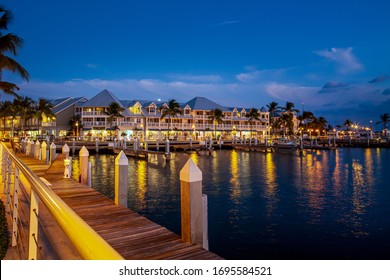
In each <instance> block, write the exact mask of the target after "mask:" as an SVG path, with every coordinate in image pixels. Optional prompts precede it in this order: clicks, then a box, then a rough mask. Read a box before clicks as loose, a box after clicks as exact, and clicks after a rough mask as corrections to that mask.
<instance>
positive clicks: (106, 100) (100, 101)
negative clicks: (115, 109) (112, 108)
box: [80, 89, 124, 107]
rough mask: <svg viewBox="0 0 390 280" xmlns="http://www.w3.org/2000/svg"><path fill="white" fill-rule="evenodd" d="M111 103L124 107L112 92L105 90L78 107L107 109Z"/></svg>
mask: <svg viewBox="0 0 390 280" xmlns="http://www.w3.org/2000/svg"><path fill="white" fill-rule="evenodd" d="M112 102H116V103H118V104H119V105H120V106H122V107H124V106H123V104H122V103H121V102H120V101H119V99H118V98H117V97H116V96H115V95H114V94H113V93H112V92H110V91H108V90H106V89H105V90H103V91H101V92H99V93H98V94H96V95H95V96H94V97H92V98H91V99H89V100H88V101H87V102H85V103H84V104H82V105H80V107H107V106H108V105H109V104H110V103H112Z"/></svg>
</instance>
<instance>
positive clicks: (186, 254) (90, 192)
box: [1, 144, 222, 260]
mask: <svg viewBox="0 0 390 280" xmlns="http://www.w3.org/2000/svg"><path fill="white" fill-rule="evenodd" d="M2 145H4V144H2ZM8 146H10V145H8ZM6 150H7V148H6V147H5V145H4V146H3V147H2V164H1V167H2V172H1V175H2V182H3V183H4V190H6V189H7V188H8V191H9V192H8V193H7V195H6V196H4V195H3V196H2V198H3V200H4V201H5V204H6V209H8V211H7V212H8V213H9V214H11V213H12V212H13V213H15V207H13V206H12V204H13V203H10V199H15V194H14V192H12V189H13V188H16V187H21V189H24V190H23V191H22V192H21V191H19V192H17V193H19V195H21V194H23V196H20V197H19V204H20V206H19V207H18V208H20V209H26V210H25V211H24V212H28V210H27V209H29V208H30V205H31V204H32V203H34V201H32V200H31V199H32V198H33V197H34V196H33V193H34V192H33V191H32V190H33V189H34V190H35V187H34V186H33V183H32V182H33V181H37V183H38V184H42V182H43V183H44V184H45V185H46V188H44V189H45V191H44V192H45V193H46V194H43V197H45V195H49V196H51V197H52V199H53V200H55V201H56V200H57V198H56V197H57V196H58V198H59V200H58V201H59V203H55V205H54V206H53V207H54V208H55V207H57V206H58V205H57V204H59V205H62V203H64V204H65V205H64V209H67V208H66V207H69V208H70V210H61V211H64V212H67V211H69V213H71V214H69V215H70V216H72V217H73V215H74V216H75V217H74V220H75V221H76V222H77V223H79V222H80V224H82V225H84V223H85V225H84V226H82V227H81V228H84V231H85V232H86V234H91V236H92V237H93V238H94V239H96V240H97V241H96V242H97V243H96V244H98V245H96V244H95V245H93V246H91V249H89V250H86V251H87V252H84V251H85V249H84V251H83V250H82V249H81V250H80V247H83V246H87V245H88V244H78V243H77V242H81V243H82V242H83V241H80V240H84V239H88V240H87V241H85V242H86V243H88V242H90V238H87V237H86V235H85V234H83V232H84V231H81V230H78V229H75V228H74V227H73V224H72V223H73V218H72V219H71V220H70V222H68V223H65V224H61V219H60V220H57V219H53V218H52V217H51V216H50V214H49V212H50V213H51V214H53V213H52V212H56V211H52V210H51V206H50V201H49V202H47V203H48V204H49V206H48V209H49V210H44V209H45V208H43V207H39V208H40V210H39V219H40V221H39V223H40V229H39V234H38V232H37V233H36V235H34V236H35V237H34V238H36V237H37V236H39V240H40V238H41V236H43V235H44V236H45V237H44V240H42V241H41V242H39V244H38V245H37V248H38V249H37V250H38V251H39V254H38V255H39V258H40V259H82V258H86V256H87V258H88V257H89V258H91V259H95V258H101V259H115V258H123V259H191V260H196V259H199V260H208V259H211V260H216V259H222V258H221V257H219V256H218V255H216V254H214V253H212V252H210V251H208V250H206V249H204V248H203V247H202V246H200V245H198V244H194V243H189V242H184V241H183V240H182V238H181V237H180V236H179V235H177V234H175V233H173V232H171V231H169V230H168V229H166V228H165V227H163V226H161V225H158V224H156V223H154V222H152V221H150V220H148V219H147V218H145V217H143V216H141V215H139V214H137V213H135V212H133V211H131V210H130V209H128V208H126V207H123V206H121V205H116V204H115V203H114V201H113V200H112V199H110V198H108V197H105V196H104V195H102V194H100V193H99V192H97V191H95V190H94V189H92V188H90V187H89V186H88V185H86V184H82V183H79V181H77V180H76V179H73V178H64V159H65V155H59V156H58V157H57V159H56V160H55V161H54V162H53V163H52V164H51V165H46V164H45V163H44V162H42V161H41V160H39V159H37V158H35V157H32V156H29V155H26V154H24V153H17V154H16V155H14V157H15V156H16V157H15V158H13V156H11V155H10V156H7V155H6V154H7V152H6ZM11 158H12V159H13V162H12V163H10V159H11ZM16 160H20V161H21V162H22V163H21V164H20V166H21V167H22V168H23V167H24V166H26V167H27V168H26V170H29V169H30V170H31V171H32V172H33V174H30V175H25V174H24V173H23V176H20V180H19V178H18V177H15V178H14V179H12V177H13V176H11V174H8V173H7V172H8V171H9V168H10V166H12V164H14V165H15V163H16ZM16 165H17V166H19V164H16ZM5 169H6V170H7V172H5ZM15 170H16V169H15ZM13 173H14V174H16V173H17V174H19V171H14V172H13ZM14 174H13V175H14ZM20 174H22V172H21V173H20ZM38 177H39V178H40V179H37V178H38ZM17 178H18V180H17ZM29 178H32V180H31V179H29ZM16 180H17V181H18V183H16ZM12 185H14V186H12ZM19 185H20V186H19ZM38 192H43V191H40V190H38ZM12 193H13V195H12ZM30 193H31V194H30ZM40 195H42V194H40ZM44 201H45V200H41V202H38V203H39V204H41V203H42V202H44ZM45 205H46V203H45ZM46 206H47V205H46ZM41 209H42V210H41ZM57 210H58V209H57ZM37 212H38V211H36V214H37ZM57 212H58V211H57ZM73 212H74V214H72V213H73ZM31 213H33V214H31ZM57 214H58V213H57ZM37 215H38V214H37ZM55 215H56V214H54V216H55ZM59 215H63V214H61V213H60V214H59ZM67 216H68V215H66V217H67ZM33 217H34V212H30V215H28V214H26V213H25V214H24V215H19V218H18V219H19V220H20V224H21V225H22V228H20V229H19V230H16V232H19V234H18V238H16V240H15V239H14V237H13V236H11V238H12V239H13V246H12V247H11V248H10V249H9V251H10V253H9V254H8V256H11V259H31V258H29V257H28V256H29V255H30V250H31V248H28V247H30V246H31V241H30V242H28V238H26V237H27V236H29V235H30V236H31V234H29V233H28V232H26V231H28V229H26V224H28V223H29V221H31V218H33ZM66 219H67V218H64V217H62V220H66ZM79 219H81V221H79ZM9 222H11V220H10V219H9ZM89 227H90V229H89ZM9 228H10V229H12V228H13V225H12V224H10V225H9ZM30 231H31V230H30ZM11 232H13V233H14V234H13V235H15V228H14V229H13V230H11ZM30 233H31V232H30ZM87 236H88V237H89V235H87ZM23 237H25V238H23ZM42 238H43V237H42ZM35 242H36V243H38V239H36V240H35ZM75 243H76V244H75ZM100 248H103V249H102V250H103V251H104V250H107V252H109V253H108V254H106V255H102V256H99V255H97V254H96V252H94V251H98V250H99V249H100ZM91 250H92V252H91ZM16 251H18V253H16ZM80 251H81V252H80Z"/></svg>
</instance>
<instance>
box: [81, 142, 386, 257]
mask: <svg viewBox="0 0 390 280" xmlns="http://www.w3.org/2000/svg"><path fill="white" fill-rule="evenodd" d="M190 157H191V158H192V159H193V160H194V162H195V163H196V164H197V165H198V166H199V168H200V169H201V170H202V172H203V185H204V186H203V193H205V194H207V195H208V207H209V213H208V215H209V243H210V250H211V251H213V252H215V253H217V254H219V255H220V256H222V257H224V258H227V259H390V218H389V213H390V184H389V183H388V182H390V169H389V166H390V150H389V149H358V148H343V149H341V148H340V149H338V150H336V151H317V152H313V153H308V154H307V156H306V157H298V156H295V155H291V154H279V153H268V154H264V153H253V152H252V153H248V152H240V151H234V150H217V151H214V152H213V154H212V155H211V156H209V155H206V154H200V155H196V154H190V155H189V154H184V153H177V154H175V155H174V156H173V157H172V160H171V161H170V162H168V163H166V162H165V161H164V158H163V157H161V156H151V157H150V158H149V159H148V160H147V161H145V160H137V159H133V158H129V192H128V196H129V199H128V206H129V208H130V209H132V210H134V211H136V212H138V213H140V214H142V215H144V216H146V217H148V218H149V219H151V220H153V221H155V222H157V223H159V224H161V225H163V226H165V227H167V228H169V229H170V230H172V231H174V232H176V233H178V234H180V182H179V172H180V170H181V168H182V167H183V166H184V164H185V163H186V161H187V160H188V158H190ZM91 161H92V164H93V171H92V173H93V181H92V185H93V187H94V188H96V189H97V190H99V191H100V192H102V193H104V194H105V195H107V196H109V197H111V198H112V197H113V185H114V180H113V173H114V156H113V155H94V156H91ZM76 170H77V166H76Z"/></svg>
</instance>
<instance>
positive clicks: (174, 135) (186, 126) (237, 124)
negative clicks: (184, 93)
mask: <svg viewBox="0 0 390 280" xmlns="http://www.w3.org/2000/svg"><path fill="white" fill-rule="evenodd" d="M112 102H115V103H118V104H119V105H120V106H121V107H122V108H123V112H122V115H123V117H117V118H114V120H113V121H112V122H111V123H110V122H109V121H108V117H109V116H108V115H107V114H106V113H105V110H106V109H107V108H108V106H109V104H110V103H112ZM166 106H167V103H164V102H154V101H145V100H119V99H118V98H117V97H116V96H115V95H114V94H113V93H111V92H110V91H108V90H103V91H102V92H100V93H98V94H97V95H96V96H94V97H92V98H91V99H89V100H88V101H86V102H84V103H79V104H78V105H77V106H76V108H75V114H78V115H79V116H80V119H81V123H82V127H83V129H82V133H81V135H82V136H85V137H92V138H93V137H98V138H102V139H104V138H106V137H110V136H113V135H114V136H115V137H117V138H121V137H128V138H132V137H135V136H137V137H140V138H146V139H148V140H162V139H165V138H166V137H169V138H170V139H177V140H186V139H189V137H191V138H192V139H203V138H205V137H213V138H231V137H232V136H237V137H251V135H252V137H260V138H261V137H264V136H265V135H268V134H269V131H270V127H269V113H268V112H267V111H266V110H265V109H264V108H262V109H259V110H258V113H259V120H253V121H251V122H249V119H248V118H247V117H246V113H247V112H248V111H249V110H250V109H247V108H239V107H224V106H221V105H219V104H217V103H215V102H213V101H211V100H209V99H207V98H205V97H195V98H193V99H191V100H189V101H188V102H185V103H182V104H180V109H181V113H180V114H179V115H177V116H175V117H170V118H168V117H165V118H161V109H162V108H164V107H166ZM216 108H218V109H220V110H221V111H222V113H223V117H222V122H221V123H215V122H213V120H212V119H211V118H210V116H211V111H212V110H214V109H216Z"/></svg>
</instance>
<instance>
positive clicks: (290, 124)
mask: <svg viewBox="0 0 390 280" xmlns="http://www.w3.org/2000/svg"><path fill="white" fill-rule="evenodd" d="M281 120H282V126H283V127H284V133H285V134H289V135H291V134H294V121H293V120H294V115H293V114H292V113H291V112H289V113H284V114H283V116H282V118H281ZM287 130H288V131H287Z"/></svg>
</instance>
